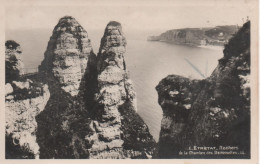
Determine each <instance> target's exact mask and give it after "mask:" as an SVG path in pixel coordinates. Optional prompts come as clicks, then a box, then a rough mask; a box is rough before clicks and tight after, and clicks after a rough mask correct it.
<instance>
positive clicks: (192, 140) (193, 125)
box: [156, 22, 250, 158]
mask: <svg viewBox="0 0 260 164" xmlns="http://www.w3.org/2000/svg"><path fill="white" fill-rule="evenodd" d="M223 52H224V57H223V58H222V59H220V60H219V64H218V66H217V68H216V69H215V70H214V72H213V73H212V75H211V76H210V77H209V78H207V79H204V80H200V81H198V80H190V79H188V78H185V77H181V76H177V75H169V76H168V77H166V78H165V79H163V80H162V81H161V82H160V83H159V85H158V86H157V87H156V89H157V92H158V94H159V99H158V102H159V104H160V105H161V107H162V109H163V120H162V125H161V132H160V139H159V150H158V152H159V154H158V157H159V158H205V157H206V158H224V157H226V158H233V157H234V158H249V157H250V87H249V75H250V22H247V23H245V24H244V26H243V27H242V28H241V29H240V30H239V31H238V33H237V34H236V35H235V36H234V37H233V38H231V39H230V40H229V43H228V44H227V45H226V46H225V49H224V51H223ZM193 146H210V147H216V151H221V149H220V148H219V146H234V147H238V149H239V151H243V152H244V153H245V154H236V155H228V154H226V155H223V154H222V155H212V156H210V155H207V156H203V155H194V154H193V155H191V154H190V155H188V156H185V155H180V154H179V152H180V151H182V152H183V151H190V150H191V151H193V150H194V149H193ZM189 147H191V148H189Z"/></svg>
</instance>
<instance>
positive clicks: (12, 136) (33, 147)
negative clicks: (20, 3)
mask: <svg viewBox="0 0 260 164" xmlns="http://www.w3.org/2000/svg"><path fill="white" fill-rule="evenodd" d="M5 46H6V50H5V56H6V57H5V64H6V84H5V123H6V125H5V127H6V129H5V138H6V158H39V145H38V143H37V141H36V131H37V127H38V125H37V122H36V116H37V115H38V114H39V113H41V111H42V110H44V107H45V105H46V103H47V101H48V99H49V97H50V93H49V90H48V86H47V85H46V84H43V83H40V82H37V81H35V80H32V79H29V78H27V77H26V76H21V75H23V62H22V60H21V54H22V49H21V47H20V45H19V44H18V43H16V42H15V41H12V40H9V41H6V43H5Z"/></svg>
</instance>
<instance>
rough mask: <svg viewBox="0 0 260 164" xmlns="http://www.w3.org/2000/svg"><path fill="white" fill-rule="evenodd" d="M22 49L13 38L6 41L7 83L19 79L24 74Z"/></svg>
mask: <svg viewBox="0 0 260 164" xmlns="http://www.w3.org/2000/svg"><path fill="white" fill-rule="evenodd" d="M21 55H22V49H21V47H20V45H19V44H18V43H16V42H15V41H13V40H8V41H6V42H5V79H6V83H7V82H11V81H13V80H17V79H18V78H19V77H20V76H21V75H22V74H23V68H24V64H23V62H22V60H21Z"/></svg>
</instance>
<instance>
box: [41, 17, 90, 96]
mask: <svg viewBox="0 0 260 164" xmlns="http://www.w3.org/2000/svg"><path fill="white" fill-rule="evenodd" d="M93 55H94V54H93V50H92V46H91V43H90V39H88V34H87V31H86V30H85V29H84V28H83V27H82V26H81V25H80V24H79V23H78V22H77V21H76V20H75V19H74V18H73V17H70V16H65V17H63V18H61V19H60V20H59V23H58V24H57V25H56V27H55V28H54V30H53V34H52V36H51V38H50V41H49V43H48V47H47V50H46V52H45V55H44V60H43V62H42V64H41V66H40V67H39V70H40V71H42V72H47V73H49V74H52V75H53V76H54V77H55V78H56V79H57V80H58V81H59V83H60V84H61V87H62V89H63V90H64V91H65V92H67V93H69V94H70V95H72V96H75V95H77V94H78V93H79V87H80V83H81V80H82V77H83V76H84V74H85V71H87V70H86V68H87V64H88V62H92V63H94V61H89V60H92V58H91V57H90V56H93Z"/></svg>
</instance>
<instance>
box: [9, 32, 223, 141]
mask: <svg viewBox="0 0 260 164" xmlns="http://www.w3.org/2000/svg"><path fill="white" fill-rule="evenodd" d="M103 33H104V31H102V30H88V34H89V38H90V39H91V42H92V46H93V49H94V53H97V51H98V48H99V46H100V39H101V37H102V35H103ZM51 34H52V30H51V29H35V30H12V31H11V30H7V31H6V40H9V39H11V40H15V41H17V42H18V43H19V44H20V45H21V47H22V49H23V61H24V64H25V68H36V67H38V65H39V64H40V63H41V61H42V60H43V58H44V52H45V50H46V48H47V43H48V41H49V38H50V36H51ZM125 35H126V38H127V47H126V54H125V62H126V67H127V69H128V71H129V72H130V78H131V79H132V81H133V83H134V87H135V90H136V93H137V107H138V109H137V110H138V111H137V112H138V114H139V115H140V116H141V117H142V118H143V119H144V121H145V123H146V124H147V125H148V127H149V130H150V132H151V134H152V135H153V136H154V138H155V140H156V141H158V139H159V132H160V124H161V119H162V109H161V107H160V106H159V104H158V95H157V92H156V90H155V87H156V85H157V84H158V83H159V82H160V80H162V79H163V78H165V77H166V76H167V75H170V74H175V75H182V76H185V77H189V78H193V79H203V78H205V77H208V76H210V74H211V73H212V71H213V70H214V69H215V67H216V66H217V64H218V59H220V58H221V57H222V56H223V53H222V51H223V50H222V48H218V49H215V48H214V49H208V48H199V47H189V46H183V45H174V44H169V43H165V42H149V41H146V38H147V36H148V35H154V33H153V32H152V31H151V32H147V31H146V33H143V32H140V31H139V32H138V31H131V33H130V32H127V31H125Z"/></svg>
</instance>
